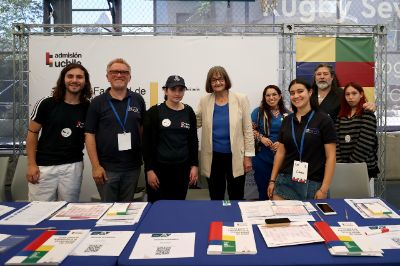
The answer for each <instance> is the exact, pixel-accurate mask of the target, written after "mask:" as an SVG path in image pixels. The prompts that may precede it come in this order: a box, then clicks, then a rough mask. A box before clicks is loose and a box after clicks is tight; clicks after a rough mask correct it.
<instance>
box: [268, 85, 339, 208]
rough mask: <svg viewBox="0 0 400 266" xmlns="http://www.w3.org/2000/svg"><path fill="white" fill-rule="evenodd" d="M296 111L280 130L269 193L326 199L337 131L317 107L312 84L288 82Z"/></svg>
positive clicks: (274, 195) (270, 195) (332, 166)
mask: <svg viewBox="0 0 400 266" xmlns="http://www.w3.org/2000/svg"><path fill="white" fill-rule="evenodd" d="M289 93H290V101H291V103H292V109H293V112H294V113H293V114H290V115H289V116H287V117H286V118H285V119H284V120H283V122H282V127H281V130H280V133H279V137H278V142H279V143H280V144H279V146H278V150H277V152H276V155H275V160H274V165H273V169H272V174H271V180H270V182H269V186H268V196H269V197H270V198H272V199H274V200H280V199H288V200H306V199H325V198H327V195H328V190H329V186H330V184H331V180H332V176H333V171H334V168H335V162H336V132H335V127H334V124H333V121H332V119H331V118H330V117H329V116H328V115H327V114H325V113H323V112H321V111H319V110H318V103H317V102H316V101H315V100H313V98H312V97H311V95H312V94H313V90H312V89H311V87H310V85H309V84H308V83H307V82H305V81H303V80H299V79H295V80H293V81H292V82H291V83H290V84H289Z"/></svg>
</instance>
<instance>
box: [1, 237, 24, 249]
mask: <svg viewBox="0 0 400 266" xmlns="http://www.w3.org/2000/svg"><path fill="white" fill-rule="evenodd" d="M27 238H28V236H14V235H7V234H0V253H3V252H6V251H7V250H9V249H10V248H12V247H14V246H16V245H18V244H19V243H20V242H22V241H23V240H25V239H27Z"/></svg>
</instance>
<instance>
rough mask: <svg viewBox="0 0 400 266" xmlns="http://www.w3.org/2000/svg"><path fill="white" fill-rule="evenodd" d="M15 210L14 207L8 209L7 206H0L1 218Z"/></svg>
mask: <svg viewBox="0 0 400 266" xmlns="http://www.w3.org/2000/svg"><path fill="white" fill-rule="evenodd" d="M14 209H15V208H13V207H8V206H6V205H0V216H2V215H3V214H6V213H7V212H9V211H12V210H14Z"/></svg>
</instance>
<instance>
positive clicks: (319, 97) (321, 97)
mask: <svg viewBox="0 0 400 266" xmlns="http://www.w3.org/2000/svg"><path fill="white" fill-rule="evenodd" d="M324 99H325V96H321V95H319V94H318V103H321V102H322V101H323V100H324Z"/></svg>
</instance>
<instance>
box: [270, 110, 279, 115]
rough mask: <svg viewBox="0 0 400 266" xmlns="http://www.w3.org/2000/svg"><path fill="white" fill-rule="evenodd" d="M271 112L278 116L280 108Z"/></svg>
mask: <svg viewBox="0 0 400 266" xmlns="http://www.w3.org/2000/svg"><path fill="white" fill-rule="evenodd" d="M271 113H272V115H273V116H274V117H278V115H279V109H276V110H271Z"/></svg>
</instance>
